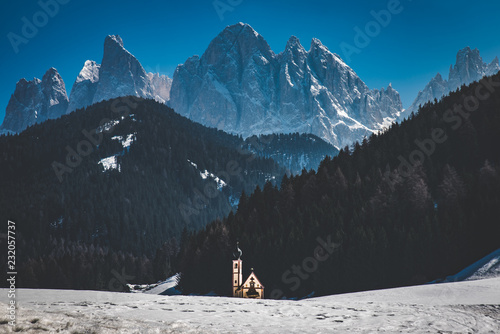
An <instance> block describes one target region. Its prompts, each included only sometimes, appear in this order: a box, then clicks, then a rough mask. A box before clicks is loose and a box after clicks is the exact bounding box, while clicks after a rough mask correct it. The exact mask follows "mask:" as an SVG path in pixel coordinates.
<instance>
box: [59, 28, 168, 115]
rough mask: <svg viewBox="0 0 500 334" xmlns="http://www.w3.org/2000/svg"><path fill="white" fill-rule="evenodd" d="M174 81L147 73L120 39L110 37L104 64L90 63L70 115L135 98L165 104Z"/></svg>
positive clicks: (80, 78) (80, 77)
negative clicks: (118, 99)
mask: <svg viewBox="0 0 500 334" xmlns="http://www.w3.org/2000/svg"><path fill="white" fill-rule="evenodd" d="M171 83H172V80H171V79H170V78H169V77H167V76H164V75H162V76H160V75H158V74H153V73H147V72H146V71H145V70H144V68H143V67H142V65H141V63H139V61H138V60H137V59H136V58H135V57H134V56H133V55H132V54H131V53H130V52H128V51H127V50H126V49H125V48H124V47H123V41H122V39H121V37H120V36H118V35H110V36H107V37H106V39H105V41H104V54H103V57H102V62H101V64H100V65H99V64H97V63H96V62H95V61H91V60H87V61H86V62H85V65H84V66H83V69H82V70H81V72H80V74H79V75H78V77H77V78H76V81H75V83H74V84H73V88H72V90H71V94H70V105H69V108H68V112H71V111H74V110H76V109H78V108H83V107H86V106H88V105H91V104H93V103H97V102H100V101H103V100H109V99H112V98H115V97H119V96H126V95H134V96H138V97H144V98H151V99H155V100H157V101H159V102H162V103H165V102H166V101H168V100H169V97H170V86H171Z"/></svg>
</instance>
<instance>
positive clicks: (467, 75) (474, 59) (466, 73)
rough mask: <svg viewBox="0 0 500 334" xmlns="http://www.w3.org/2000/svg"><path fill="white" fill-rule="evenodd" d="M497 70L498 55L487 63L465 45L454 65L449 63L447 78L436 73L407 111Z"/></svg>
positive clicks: (415, 110)
mask: <svg viewBox="0 0 500 334" xmlns="http://www.w3.org/2000/svg"><path fill="white" fill-rule="evenodd" d="M499 70H500V65H499V64H498V57H495V59H493V61H492V62H491V63H489V64H487V63H484V62H483V59H482V58H481V56H480V55H479V50H478V49H474V50H472V49H471V48H470V47H468V46H467V47H465V48H464V49H462V50H460V51H458V53H457V58H456V62H455V66H451V65H450V73H449V75H448V80H444V79H443V78H442V77H441V74H439V73H438V74H437V75H436V76H435V77H434V78H433V79H432V80H431V81H430V82H429V83H428V84H427V85H426V86H425V87H424V89H423V90H422V91H420V92H418V95H417V98H416V99H415V101H413V103H412V105H411V106H410V107H409V108H408V109H407V111H408V112H417V111H418V106H419V105H424V104H425V103H426V102H428V101H433V100H434V99H436V100H439V99H441V97H443V96H444V95H446V94H448V93H449V92H451V91H455V90H456V89H457V88H458V87H460V86H462V85H468V84H470V83H471V82H473V81H478V80H481V78H482V77H484V76H485V75H493V74H495V73H497V72H498V71H499ZM405 114H406V113H405Z"/></svg>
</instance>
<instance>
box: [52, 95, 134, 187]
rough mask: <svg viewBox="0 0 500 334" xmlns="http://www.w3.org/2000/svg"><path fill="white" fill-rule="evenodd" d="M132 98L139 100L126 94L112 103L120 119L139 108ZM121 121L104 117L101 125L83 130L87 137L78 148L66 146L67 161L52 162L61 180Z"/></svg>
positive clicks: (112, 109)
mask: <svg viewBox="0 0 500 334" xmlns="http://www.w3.org/2000/svg"><path fill="white" fill-rule="evenodd" d="M132 100H136V101H137V100H138V98H136V97H134V96H125V97H120V98H118V99H115V100H114V101H113V102H112V103H111V111H112V112H113V113H115V114H117V115H118V117H119V119H120V120H121V119H124V118H125V117H128V116H129V115H130V111H131V110H132V109H135V108H137V103H135V102H133V101H132ZM118 123H119V121H117V120H114V121H113V120H111V119H109V118H103V119H102V120H101V121H100V122H99V127H97V128H96V129H93V130H90V131H87V130H86V129H83V130H82V134H83V136H84V137H85V138H86V139H82V140H80V141H79V142H78V144H77V145H76V150H75V149H73V148H72V147H71V146H69V145H67V146H66V151H67V152H68V153H67V154H66V160H65V163H61V162H59V161H53V162H52V169H53V170H54V173H55V175H56V177H57V179H58V180H59V182H63V176H64V174H66V173H72V172H73V170H74V169H75V168H77V167H78V166H80V165H81V163H82V161H83V158H84V157H86V156H89V155H90V154H91V153H92V152H94V146H95V147H98V146H99V145H100V144H101V143H102V139H103V133H108V134H110V133H112V132H113V130H114V128H115V126H116V125H117V124H118Z"/></svg>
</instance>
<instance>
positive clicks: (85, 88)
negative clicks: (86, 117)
mask: <svg viewBox="0 0 500 334" xmlns="http://www.w3.org/2000/svg"><path fill="white" fill-rule="evenodd" d="M100 68H101V65H100V64H97V63H96V62H95V61H93V60H87V61H86V62H85V64H84V65H83V68H82V70H81V71H80V73H79V74H78V76H77V78H76V80H75V83H74V84H73V88H71V93H70V95H69V105H68V110H67V113H70V112H72V111H74V110H76V109H80V108H85V107H87V106H89V105H91V104H92V103H93V101H94V95H95V92H96V89H97V82H98V81H99V70H100Z"/></svg>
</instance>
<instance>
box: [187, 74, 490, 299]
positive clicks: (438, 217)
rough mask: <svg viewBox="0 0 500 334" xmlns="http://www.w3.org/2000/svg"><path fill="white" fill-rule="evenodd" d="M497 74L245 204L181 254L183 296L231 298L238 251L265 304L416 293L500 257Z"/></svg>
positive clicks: (269, 187)
mask: <svg viewBox="0 0 500 334" xmlns="http://www.w3.org/2000/svg"><path fill="white" fill-rule="evenodd" d="M499 86H500V75H495V76H493V77H489V78H486V79H483V80H482V81H481V82H480V83H477V82H476V83H473V84H471V85H470V86H468V87H464V86H462V87H461V88H460V90H457V91H456V92H453V93H451V94H450V96H448V97H445V98H443V99H442V100H441V101H439V102H438V101H434V102H433V103H428V104H426V105H424V106H422V107H421V109H420V111H419V113H418V114H417V115H413V114H412V115H411V116H410V117H409V119H408V120H405V121H403V122H402V123H401V124H394V125H393V126H392V127H391V128H390V129H389V130H387V131H386V132H385V133H381V134H378V135H372V136H371V137H370V138H367V139H365V140H364V141H363V142H362V143H356V144H355V145H354V146H353V147H351V148H349V147H346V148H344V149H342V150H341V151H340V153H339V155H338V156H337V157H335V158H333V159H329V158H326V159H325V160H324V161H323V162H322V163H321V165H320V167H319V169H318V171H317V172H315V171H310V172H304V173H302V174H301V175H298V176H293V177H290V178H289V177H284V178H283V180H282V182H281V185H280V186H279V187H278V186H275V185H273V184H270V183H267V184H266V185H265V186H264V187H263V188H262V187H259V188H257V189H256V190H255V191H254V193H253V194H251V195H250V196H248V197H247V196H242V198H241V199H240V202H239V205H238V210H237V212H236V213H235V214H232V213H231V214H229V216H228V217H227V218H224V219H222V220H216V221H214V222H213V223H211V224H210V225H208V226H207V227H206V228H205V229H204V230H203V231H201V232H199V233H194V234H191V235H190V237H189V238H187V242H186V243H184V244H183V245H182V247H181V253H180V263H181V269H182V278H181V287H182V289H183V291H184V293H207V292H209V291H215V292H217V293H220V294H229V293H230V287H231V282H230V277H231V259H232V254H233V253H234V250H233V249H234V247H235V244H236V241H237V240H239V242H240V248H241V249H242V250H243V257H242V259H243V261H244V262H243V263H244V268H246V269H247V270H249V269H250V267H253V268H255V272H256V274H257V275H258V277H259V279H260V280H261V282H262V284H264V285H265V287H266V297H268V298H269V297H270V298H281V297H283V296H286V297H302V296H305V295H308V294H310V293H311V292H315V293H316V294H317V295H325V294H334V293H341V292H347V291H358V290H366V289H378V288H384V287H391V286H402V285H408V284H417V283H425V282H428V281H430V280H434V279H437V278H440V277H444V276H446V275H449V274H453V273H456V272H457V271H459V270H460V269H462V268H464V267H466V266H467V265H469V264H470V263H472V262H474V261H475V260H477V259H479V258H481V257H482V256H484V255H486V254H488V253H489V252H491V251H493V250H495V249H498V248H499V247H500V238H499V236H500V219H499V217H500V150H499V145H500V131H499V129H500V88H499Z"/></svg>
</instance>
